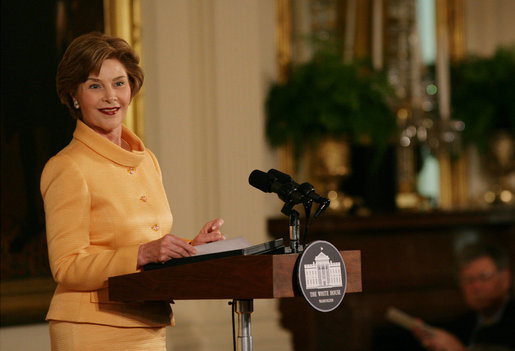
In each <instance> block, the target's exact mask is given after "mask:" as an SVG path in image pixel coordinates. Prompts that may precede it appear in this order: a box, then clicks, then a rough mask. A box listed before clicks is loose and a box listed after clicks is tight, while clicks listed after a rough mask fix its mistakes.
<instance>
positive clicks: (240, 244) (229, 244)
mask: <svg viewBox="0 0 515 351" xmlns="http://www.w3.org/2000/svg"><path fill="white" fill-rule="evenodd" d="M249 246H252V244H251V243H250V242H249V241H248V240H247V239H245V238H244V237H241V236H239V237H237V238H231V239H225V240H219V241H214V242H212V243H207V244H203V245H197V246H195V249H197V254H196V255H195V256H199V255H206V254H212V253H216V252H223V251H231V250H238V249H245V248H247V247H249Z"/></svg>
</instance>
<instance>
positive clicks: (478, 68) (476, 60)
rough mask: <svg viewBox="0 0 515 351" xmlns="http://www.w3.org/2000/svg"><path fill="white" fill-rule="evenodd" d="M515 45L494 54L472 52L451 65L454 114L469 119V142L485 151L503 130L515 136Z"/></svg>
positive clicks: (464, 135) (465, 138)
mask: <svg viewBox="0 0 515 351" xmlns="http://www.w3.org/2000/svg"><path fill="white" fill-rule="evenodd" d="M514 97H515V47H512V48H499V49H498V50H497V51H496V52H495V54H494V55H493V56H491V57H477V56H470V57H467V58H465V59H464V60H461V61H459V62H456V63H455V64H453V65H452V66H451V106H452V114H453V118H454V119H457V120H461V121H463V122H464V123H465V129H464V130H463V132H462V135H463V140H464V142H465V144H473V145H475V146H477V148H478V149H479V150H480V151H481V152H486V151H488V149H489V143H490V141H491V138H492V137H495V135H497V134H498V132H500V131H503V132H507V133H508V134H510V135H511V136H512V137H513V136H515V98H514Z"/></svg>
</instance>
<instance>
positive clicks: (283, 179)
mask: <svg viewBox="0 0 515 351" xmlns="http://www.w3.org/2000/svg"><path fill="white" fill-rule="evenodd" d="M268 174H270V175H271V176H273V177H275V178H276V179H277V181H278V182H279V183H289V182H291V181H292V179H291V177H290V176H289V175H287V174H285V173H283V172H280V171H278V170H277V169H273V168H272V169H270V170H269V171H268Z"/></svg>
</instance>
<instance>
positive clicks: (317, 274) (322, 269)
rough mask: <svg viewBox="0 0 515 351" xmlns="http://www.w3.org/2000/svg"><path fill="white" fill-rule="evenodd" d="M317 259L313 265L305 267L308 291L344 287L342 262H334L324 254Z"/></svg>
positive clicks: (320, 254) (321, 253)
mask: <svg viewBox="0 0 515 351" xmlns="http://www.w3.org/2000/svg"><path fill="white" fill-rule="evenodd" d="M320 250H321V251H320V253H319V254H318V255H317V256H316V257H315V261H313V263H309V264H305V265H304V277H305V279H306V289H320V288H334V287H340V286H343V283H342V270H341V262H332V261H331V260H330V258H329V256H327V255H326V254H324V253H323V252H322V250H323V248H320Z"/></svg>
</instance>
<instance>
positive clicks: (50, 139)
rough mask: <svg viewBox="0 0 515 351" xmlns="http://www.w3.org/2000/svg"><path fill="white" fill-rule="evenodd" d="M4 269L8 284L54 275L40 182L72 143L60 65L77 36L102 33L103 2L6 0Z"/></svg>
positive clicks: (2, 41)
mask: <svg viewBox="0 0 515 351" xmlns="http://www.w3.org/2000/svg"><path fill="white" fill-rule="evenodd" d="M1 6H2V8H1V28H2V29H1V39H0V44H1V54H0V57H1V67H2V68H1V85H0V87H1V104H0V106H1V216H2V217H1V219H2V221H1V250H2V252H1V270H0V274H1V275H0V277H1V279H2V280H3V281H5V280H11V279H20V278H30V277H39V276H45V275H48V274H49V267H48V258H47V250H46V239H45V229H44V228H45V223H44V212H43V203H42V199H41V195H40V191H39V179H40V175H41V171H42V169H43V167H44V165H45V163H46V161H47V160H48V159H49V158H50V157H51V156H53V155H55V154H56V153H57V152H58V151H59V150H60V149H62V148H63V147H64V146H66V145H67V144H68V143H69V141H70V140H71V137H72V133H73V130H74V128H75V121H74V120H73V119H72V118H71V117H70V116H69V114H68V112H67V110H66V108H65V107H64V105H61V103H60V101H59V99H58V97H57V93H56V89H55V75H56V69H57V65H58V63H59V60H60V59H61V57H62V54H63V52H64V50H65V49H66V47H67V46H68V44H69V43H70V42H71V40H72V39H73V38H75V37H76V36H78V35H80V34H83V33H86V32H90V31H93V30H96V31H103V28H104V26H103V22H104V18H103V4H102V0H93V1H92V0H82V1H81V0H70V1H65V0H60V1H58V0H17V1H2V5H1Z"/></svg>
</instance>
